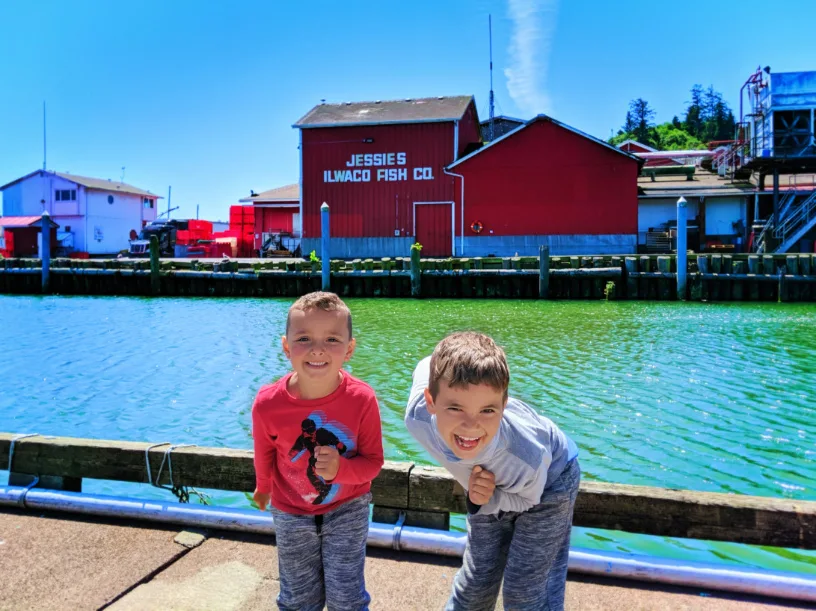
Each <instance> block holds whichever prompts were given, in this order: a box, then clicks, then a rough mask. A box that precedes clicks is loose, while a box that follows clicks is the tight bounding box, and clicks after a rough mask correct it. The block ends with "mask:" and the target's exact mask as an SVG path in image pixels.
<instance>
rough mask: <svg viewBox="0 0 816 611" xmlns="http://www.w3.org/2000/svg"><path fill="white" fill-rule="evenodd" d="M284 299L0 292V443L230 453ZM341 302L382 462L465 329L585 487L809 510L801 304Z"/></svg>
mask: <svg viewBox="0 0 816 611" xmlns="http://www.w3.org/2000/svg"><path fill="white" fill-rule="evenodd" d="M290 303H291V302H290V301H289V300H253V299H217V300H216V299H209V300H207V299H138V298H134V299H129V298H91V297H46V298H39V297H21V296H0V326H1V328H2V335H0V337H2V340H0V345H2V347H3V350H2V357H0V430H3V431H10V432H16V433H22V432H37V433H42V434H53V435H68V436H76V437H97V438H109V439H128V440H144V441H148V440H149V441H154V442H160V441H173V442H177V443H197V444H199V445H210V446H228V447H237V448H249V447H251V439H250V434H249V421H250V413H249V410H250V406H251V402H252V399H253V397H254V395H255V393H256V392H257V390H258V388H259V387H260V386H261V385H262V384H264V383H267V382H270V381H272V380H274V379H276V378H277V377H279V376H281V375H282V374H283V373H284V372H285V371H287V361H286V360H285V358H284V357H283V355H282V353H281V351H280V335H281V333H282V332H283V324H284V321H285V315H286V310H287V308H288V306H289V304H290ZM348 303H349V305H350V307H351V309H352V312H353V314H354V326H355V335H356V337H357V340H358V349H357V352H356V354H355V356H354V358H353V360H352V362H351V363H350V365H349V369H350V371H351V372H352V373H353V374H354V375H356V376H359V377H361V378H362V379H364V380H366V381H367V382H369V383H370V384H371V385H372V386H373V387H374V388H375V390H376V391H377V394H378V396H379V398H380V401H381V409H382V416H383V427H384V434H385V451H386V458H388V459H391V460H413V461H417V462H427V461H428V457H427V455H426V454H425V453H424V451H423V450H422V449H421V447H420V446H419V445H418V444H417V443H415V442H414V441H413V439H411V438H410V437H409V436H408V435H407V434H406V433H405V431H404V428H403V425H402V413H403V408H404V403H405V399H406V397H407V392H408V388H409V385H410V373H411V371H412V369H413V366H414V365H415V364H416V362H417V361H418V360H419V359H420V358H422V357H423V356H425V355H427V354H428V353H429V352H430V351H431V349H432V348H433V346H434V344H435V343H436V342H437V341H438V340H439V339H440V338H441V337H442V336H444V335H445V334H446V333H447V332H449V331H452V330H456V329H464V328H468V329H477V330H481V331H485V332H487V333H490V334H491V335H493V336H494V337H495V338H496V339H497V340H498V341H499V343H500V344H502V345H503V346H504V347H505V349H506V351H507V353H508V358H509V360H510V367H511V375H512V381H511V393H512V394H514V395H515V396H517V397H519V398H521V399H523V400H524V401H526V402H528V403H530V404H531V405H533V406H535V407H537V408H538V409H539V410H540V411H541V412H542V413H544V414H546V415H547V416H549V417H550V418H552V419H553V420H555V421H556V422H557V423H558V424H559V425H560V426H561V427H562V428H563V429H564V430H565V431H566V432H567V433H568V434H569V435H571V436H572V437H573V439H575V441H576V442H577V443H578V445H579V447H580V450H581V455H580V458H581V466H582V469H583V473H584V478H585V479H588V480H597V481H606V482H618V483H628V484H642V485H650V486H663V487H671V488H686V489H691V490H707V491H714V492H732V493H738V494H753V495H761V496H774V497H784V498H791V499H802V500H816V417H815V416H816V400H814V399H813V396H812V393H813V390H812V389H813V388H814V387H816V308H814V307H813V306H812V305H808V304H798V305H794V304H779V305H777V304H762V305H754V304H677V303H638V302H633V303H626V302H619V303H616V302H611V303H606V302H592V303H588V302H533V301H497V300H493V301H447V300H446V301H443V300H429V301H413V300H384V299H377V300H349V302H348ZM86 490H88V491H91V492H105V493H117V494H139V495H142V496H149V497H151V498H167V493H164V492H162V491H159V490H155V489H151V488H150V487H147V486H138V485H131V484H122V483H112V482H90V483H89V485H88V486H86ZM217 500H218V502H220V503H225V504H231V505H236V506H248V502H247V499H246V497H245V496H244V495H241V494H229V493H218V494H217ZM456 525H457V526H461V519H459V520H457V521H456ZM573 545H577V546H583V547H592V548H599V549H609V550H616V551H633V552H638V553H649V554H655V555H660V556H668V557H677V558H688V559H694V560H702V561H708V562H715V561H719V562H727V563H736V564H745V565H754V566H764V567H767V568H773V569H778V570H795V571H802V572H809V573H813V574H816V553H809V552H801V551H797V550H783V549H776V548H761V547H749V546H742V545H736V544H727V543H708V542H699V541H689V540H676V539H668V538H664V537H645V536H636V535H629V534H625V533H618V532H609V531H597V530H588V529H576V531H575V533H574V536H573Z"/></svg>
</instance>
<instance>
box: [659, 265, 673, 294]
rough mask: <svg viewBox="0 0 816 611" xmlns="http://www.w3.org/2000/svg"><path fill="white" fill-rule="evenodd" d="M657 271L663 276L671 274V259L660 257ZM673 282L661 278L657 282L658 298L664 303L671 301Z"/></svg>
mask: <svg viewBox="0 0 816 611" xmlns="http://www.w3.org/2000/svg"><path fill="white" fill-rule="evenodd" d="M657 271H659V272H660V273H661V274H668V273H671V257H667V256H660V257H658V258H657ZM671 289H672V286H671V282H670V281H669V279H668V278H660V279H659V280H658V281H657V298H658V299H660V300H662V301H668V300H669V299H671Z"/></svg>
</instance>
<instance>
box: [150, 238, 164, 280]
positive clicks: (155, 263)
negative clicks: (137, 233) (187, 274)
mask: <svg viewBox="0 0 816 611" xmlns="http://www.w3.org/2000/svg"><path fill="white" fill-rule="evenodd" d="M160 283H161V279H160V277H159V238H158V237H156V236H155V235H152V236H150V292H151V293H152V294H153V295H158V294H159V290H160V288H161V284H160Z"/></svg>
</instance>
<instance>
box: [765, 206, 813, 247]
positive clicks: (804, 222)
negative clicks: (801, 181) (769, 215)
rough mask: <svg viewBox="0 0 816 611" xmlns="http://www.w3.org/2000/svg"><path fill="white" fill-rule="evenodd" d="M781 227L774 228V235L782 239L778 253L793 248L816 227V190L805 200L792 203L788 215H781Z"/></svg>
mask: <svg viewBox="0 0 816 611" xmlns="http://www.w3.org/2000/svg"><path fill="white" fill-rule="evenodd" d="M780 218H781V219H782V221H781V222H780V223H779V227H777V228H774V229H773V236H774V237H775V238H777V239H779V240H781V242H780V245H779V248H777V249H776V252H778V253H785V252H788V250H790V249H791V247H792V246H793V245H794V244H796V243H797V242H798V241H799V240H801V239H802V237H803V236H804V235H805V234H806V233H807V232H808V231H810V230H811V229H813V228H814V227H816V191H813V192H811V194H810V195H808V196H807V198H805V199H804V200H803V201H801V202H799V203H797V204H791V205H790V206H789V207H788V209H787V215H785V216H782V215H780Z"/></svg>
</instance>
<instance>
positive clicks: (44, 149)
mask: <svg viewBox="0 0 816 611" xmlns="http://www.w3.org/2000/svg"><path fill="white" fill-rule="evenodd" d="M45 151H46V148H45V100H43V172H45V171H46V169H45Z"/></svg>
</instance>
